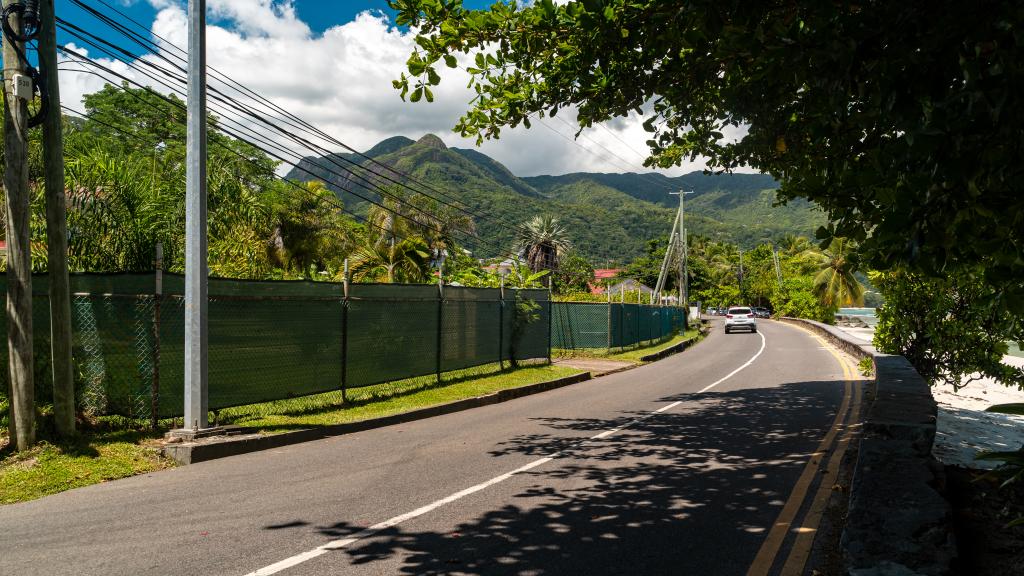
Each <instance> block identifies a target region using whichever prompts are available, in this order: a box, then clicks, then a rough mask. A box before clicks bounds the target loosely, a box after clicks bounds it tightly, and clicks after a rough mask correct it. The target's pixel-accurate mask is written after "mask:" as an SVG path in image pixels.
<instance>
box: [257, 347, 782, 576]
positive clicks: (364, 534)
mask: <svg viewBox="0 0 1024 576" xmlns="http://www.w3.org/2000/svg"><path fill="white" fill-rule="evenodd" d="M757 334H758V335H759V336H761V349H760V350H758V351H757V354H754V356H753V357H752V358H751V359H750V360H747V361H746V363H744V364H743V365H742V366H740V367H739V368H737V369H735V370H733V371H732V372H730V373H728V374H727V375H726V376H725V377H723V378H721V379H719V380H718V381H716V382H715V383H714V384H710V385H708V386H706V387H704V388H703V389H701V390H700V392H706V391H707V390H710V389H711V388H713V387H715V386H718V385H719V384H721V383H722V382H725V381H726V380H728V379H729V378H731V377H732V376H733V375H735V374H736V373H737V372H739V371H740V370H743V369H744V368H746V367H747V366H750V365H751V364H752V363H753V362H754V360H757V357H758V356H760V355H761V353H762V352H764V347H765V339H764V334H761V333H760V332H758V333H757ZM698 393H699V392H698ZM680 404H682V401H676V402H672V403H670V404H666V405H664V406H662V407H661V408H658V409H657V410H654V411H652V412H650V413H648V414H645V415H643V416H641V417H639V418H637V419H635V420H632V421H630V422H628V423H626V424H623V425H622V426H619V427H618V428H612V429H610V430H605V431H604V432H601V433H600V434H596V435H594V436H591V437H590V438H588V439H586V440H583V441H582V442H581V443H580V444H581V445H582V444H586V443H587V441H588V440H599V439H602V438H607V437H609V436H611V435H612V434H615V433H617V432H621V431H622V430H625V429H626V428H629V427H631V426H634V425H636V424H639V423H640V422H643V421H644V420H647V419H648V418H651V417H653V416H656V415H658V414H661V413H662V412H665V411H666V410H671V409H672V408H675V407H676V406H679V405H680ZM568 450H570V449H566V450H559V451H558V452H554V453H552V454H551V455H549V456H545V457H543V458H538V459H537V460H534V461H533V462H530V463H528V464H525V465H523V466H520V467H519V468H516V469H515V470H512V471H511V472H506V473H504V474H502V475H500V476H495V477H494V478H491V479H490V480H487V481H486V482H481V483H480V484H477V485H475V486H470V487H469V488H466V489H465V490H460V491H459V492H456V493H454V494H452V495H450V496H446V497H444V498H442V499H440V500H436V501H434V502H431V503H430V504H427V505H426V506H421V507H419V508H417V509H415V510H413V511H412V512H406V513H405V514H401V515H398V516H395V517H394V518H389V519H387V520H385V521H383V522H380V523H378V524H374V525H373V526H370V527H368V528H364V529H363V530H360V531H359V532H356V533H355V534H353V535H351V536H346V537H345V538H339V539H337V540H331V541H330V542H327V543H326V544H323V545H321V546H318V547H316V548H314V549H312V550H309V551H307V552H302V553H301V554H296V555H295V556H292V557H290V558H285V559H284V560H281V561H280V562H275V563H274V564H271V565H269V566H264V567H263V568H260V569H259V570H256V571H254V572H249V573H248V574H246V576H270V575H271V574H277V573H278V572H281V571H282V570H287V569H288V568H291V567H293V566H298V565H299V564H302V563H303V562H308V561H309V560H312V559H314V558H316V557H318V556H322V555H323V554H326V553H327V552H329V551H331V550H341V549H342V548H346V547H348V546H350V545H352V544H355V543H356V542H358V541H360V540H363V539H366V538H370V537H372V536H374V535H376V534H377V533H378V532H381V531H382V530H387V529H388V528H391V527H393V526H397V525H398V524H401V523H402V522H405V521H406V520H411V519H413V518H416V517H419V516H423V515H424V514H427V513H428V512H432V511H434V510H437V509H438V508H440V507H441V506H444V505H445V504H451V503H452V502H455V501H456V500H460V499H462V498H465V497H466V496H469V495H470V494H475V493H476V492H479V491H481V490H483V489H485V488H489V487H491V486H494V485H495V484H498V483H501V482H504V481H505V480H508V479H509V478H511V477H513V476H515V475H516V474H519V473H522V472H526V471H528V470H532V469H534V468H536V467H538V466H541V465H543V464H547V463H548V462H551V461H552V460H554V459H556V458H558V457H559V456H561V455H562V454H563V453H564V452H567V451H568Z"/></svg>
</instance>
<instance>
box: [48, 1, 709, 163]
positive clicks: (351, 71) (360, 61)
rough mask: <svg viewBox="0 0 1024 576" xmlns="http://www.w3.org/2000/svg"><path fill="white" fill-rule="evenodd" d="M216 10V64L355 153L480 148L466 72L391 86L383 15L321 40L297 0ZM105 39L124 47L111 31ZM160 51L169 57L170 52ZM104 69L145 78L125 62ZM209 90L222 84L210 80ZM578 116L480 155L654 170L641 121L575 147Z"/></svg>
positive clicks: (397, 67) (510, 136)
mask: <svg viewBox="0 0 1024 576" xmlns="http://www.w3.org/2000/svg"><path fill="white" fill-rule="evenodd" d="M149 2H150V3H151V4H152V5H153V6H154V7H156V8H158V9H159V12H158V14H157V16H156V19H155V21H154V22H153V24H152V30H153V32H154V33H156V34H158V35H160V36H163V37H165V38H167V39H168V40H169V41H170V42H171V43H173V44H175V45H177V46H185V44H186V41H187V34H186V17H185V12H184V10H183V8H182V6H181V5H179V4H177V3H175V2H173V1H172V0H149ZM209 9H210V14H211V16H213V17H214V19H215V20H216V21H217V22H219V23H223V24H225V26H209V27H208V28H207V43H208V48H207V59H208V63H209V65H210V66H212V67H214V68H217V69H218V70H220V71H222V72H224V73H226V74H227V75H229V76H231V77H232V78H234V79H235V80H237V81H239V82H241V83H242V84H245V85H246V86H248V87H250V88H252V89H253V90H255V91H256V92H259V93H260V94H262V95H264V96H265V97H267V98H269V99H270V100H272V101H273V102H274V103H276V104H278V105H280V106H282V107H284V108H287V109H289V110H291V111H292V112H294V113H296V114H297V115H298V116H300V117H302V118H303V119H305V120H308V121H309V122H311V123H313V124H314V125H316V126H318V127H319V128H321V129H323V130H325V131H326V132H328V133H330V134H331V135H333V136H335V137H336V138H338V139H339V140H341V141H344V142H346V143H347V144H349V145H351V146H353V147H355V148H356V149H360V150H365V149H367V148H369V147H371V146H373V145H374V144H376V143H377V142H379V141H380V140H383V139H384V138H387V137H389V136H394V135H399V134H400V135H404V136H408V137H410V138H414V139H416V138H419V137H420V136H422V135H423V134H424V133H427V132H432V133H435V134H437V135H438V136H440V137H441V138H442V139H443V140H444V141H445V143H446V144H448V145H449V146H458V147H462V148H472V147H474V142H473V141H471V140H466V139H462V138H461V137H459V136H458V135H457V134H455V133H453V132H452V131H451V128H452V126H454V125H455V123H456V121H457V120H458V118H459V116H460V115H461V114H462V113H463V112H464V111H465V110H466V108H467V107H468V103H469V101H470V99H471V98H472V93H471V91H470V90H468V89H466V88H465V86H466V82H467V80H468V78H467V73H466V72H464V71H463V70H461V69H455V70H450V69H447V68H445V69H444V70H442V76H443V82H442V84H441V85H440V86H438V87H436V88H435V89H434V96H435V102H433V103H426V102H425V101H421V102H419V103H416V104H412V103H409V102H403V101H402V100H400V99H399V97H398V93H397V91H395V90H394V89H393V88H392V86H391V81H392V80H393V79H395V78H397V77H398V76H399V74H400V73H401V72H403V71H404V70H405V61H406V59H407V58H408V56H409V54H410V52H411V50H412V48H413V36H412V33H411V32H405V33H403V32H402V31H400V30H398V29H397V28H394V27H393V26H392V25H391V23H390V22H389V21H388V19H387V18H386V17H385V16H384V15H382V14H380V13H373V12H369V11H367V12H363V13H361V14H359V15H358V16H357V17H356V18H355V20H353V21H351V22H347V23H345V24H342V25H339V26H335V27H332V28H329V29H327V30H326V31H325V32H324V33H323V34H319V35H317V34H314V33H312V32H311V31H310V28H309V26H307V25H306V24H305V23H304V22H302V21H301V20H300V19H299V18H298V16H297V14H296V12H295V10H294V6H293V3H292V2H291V0H288V1H285V2H281V1H277V2H275V1H273V0H210V2H209ZM228 25H229V27H226V26H228ZM101 36H104V37H107V38H110V39H112V40H115V39H116V40H118V43H123V42H122V41H121V40H120V39H117V37H116V35H115V33H114V32H112V31H109V32H107V31H104V32H103V33H101ZM163 50H164V51H165V52H164V53H169V52H170V48H169V47H167V46H164V47H163ZM93 57H95V55H93ZM103 62H104V64H106V65H108V66H110V67H111V68H113V69H115V70H117V71H118V72H120V73H124V74H126V75H128V76H131V77H133V78H140V75H139V74H138V73H136V72H133V71H131V70H130V69H129V68H128V67H127V66H126V65H124V64H121V63H117V62H113V63H111V62H109V61H106V60H104V61H103ZM140 81H141V78H140ZM143 83H151V81H150V82H143ZM102 84H103V82H102V80H100V79H99V78H97V77H95V76H91V75H86V74H81V73H67V72H62V74H61V94H62V98H63V99H64V101H65V102H67V103H69V105H70V106H72V107H74V108H80V107H81V106H80V104H79V102H80V100H81V98H82V96H83V95H84V94H86V93H89V92H92V91H95V90H98V89H99V88H100V87H101V86H102ZM211 86H213V87H216V86H218V83H217V82H216V81H215V80H214V79H213V78H211ZM164 91H166V90H164ZM212 105H214V103H213V102H211V106H212ZM214 112H215V113H216V112H217V111H216V110H214ZM574 119H575V115H574V114H573V113H572V111H571V110H563V111H561V112H560V113H559V116H558V118H556V119H550V118H549V119H545V120H543V124H545V125H546V126H547V128H545V126H543V125H541V123H540V122H534V123H533V128H532V129H530V130H527V129H525V128H524V127H519V128H517V129H514V130H503V131H502V136H501V139H500V140H496V141H488V142H485V143H484V144H483V145H482V146H481V147H480V148H479V149H480V151H481V152H483V153H485V154H488V155H490V156H492V157H493V158H495V159H496V160H498V161H499V162H502V163H503V164H505V165H506V166H507V167H508V168H509V169H510V170H511V171H512V172H513V173H515V174H517V175H522V176H532V175H537V174H563V173H567V172H582V171H596V172H626V171H646V170H647V169H645V168H643V167H642V161H643V156H642V155H643V153H646V149H647V147H646V144H645V141H646V140H647V139H648V137H649V136H648V134H647V133H646V132H644V130H643V128H642V126H641V123H642V118H641V117H639V116H636V115H631V116H629V117H627V118H621V119H616V120H614V121H612V122H609V123H607V126H606V128H607V129H603V128H600V127H595V128H591V129H589V130H587V131H586V132H584V134H583V135H582V136H581V137H580V138H579V139H578V140H576V142H575V143H574V142H573V141H571V140H572V138H573V135H574V133H575V131H576V128H575V124H573V121H574ZM566 121H567V122H569V123H570V124H572V125H566V124H565V123H563V122H566ZM555 132H558V134H556V133H555ZM566 137H568V139H567V138H566ZM327 147H329V148H330V149H332V150H337V149H338V147H337V146H334V145H330V146H327ZM302 153H304V154H305V153H309V151H308V150H305V151H302ZM703 167H704V165H703V164H702V163H699V162H698V163H692V164H691V163H687V164H686V165H684V166H682V167H680V168H675V169H672V170H668V171H665V173H666V174H668V175H678V174H683V173H686V172H690V171H692V170H699V169H702V168H703Z"/></svg>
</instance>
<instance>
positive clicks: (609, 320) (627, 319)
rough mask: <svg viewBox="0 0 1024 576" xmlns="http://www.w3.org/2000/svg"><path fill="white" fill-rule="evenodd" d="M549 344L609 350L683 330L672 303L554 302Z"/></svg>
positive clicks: (681, 314)
mask: <svg viewBox="0 0 1024 576" xmlns="http://www.w3.org/2000/svg"><path fill="white" fill-rule="evenodd" d="M551 307H552V318H551V347H552V348H557V349H562V350H588V349H589V350H598V349H604V350H610V349H614V348H626V347H629V346H635V345H639V344H641V343H644V342H651V341H657V340H663V339H667V338H671V337H673V336H676V335H678V334H681V333H682V332H683V331H685V330H686V313H685V311H684V310H683V309H682V308H679V307H676V306H655V305H648V304H621V303H614V302H612V303H607V304H605V303H600V302H554V303H553V304H552V305H551Z"/></svg>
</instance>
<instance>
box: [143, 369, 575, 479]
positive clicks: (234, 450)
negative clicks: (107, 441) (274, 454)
mask: <svg viewBox="0 0 1024 576" xmlns="http://www.w3.org/2000/svg"><path fill="white" fill-rule="evenodd" d="M590 379H591V375H590V372H583V373H581V374H574V375H572V376H566V377H565V378H559V379H557V380H549V381H547V382H540V383H537V384H528V385H526V386H520V387H518V388H508V389H506V390H499V391H497V392H492V393H490V394H486V395H484V396H477V397H475V398H466V399H464V400H457V401H455V402H449V403H447V404H439V405H437V406H429V407H427V408H420V409H418V410H412V411H409V412H403V413H401V414H394V415H392V416H384V417H382V418H373V419H370V420H360V421H358V422H346V423H344V424H334V425H331V426H323V427H319V428H309V429H306V430H296V431H294V432H284V433H282V434H273V435H262V434H245V435H241V436H228V437H221V438H212V439H209V440H207V441H202V442H183V443H180V444H167V445H165V446H164V447H163V453H164V455H165V456H167V457H169V458H172V459H174V460H175V461H177V462H178V463H179V464H195V463H197V462H205V461H207V460H215V459H217V458H225V457H228V456H236V455H238V454H245V453H248V452H257V451H259V450H269V449H271V448H280V447H282V446H288V445H291V444H299V443H302V442H309V441H311V440H320V439H322V438H328V437H331V436H340V435H342V434H352V433H354V432H362V431H365V430H372V429H374V428H383V427H384V426H392V425H395V424H405V423H407V422H413V421H415V420H423V419H425V418H433V417H434V416H441V415H444V414H451V413H453V412H461V411H463V410H469V409H471V408H479V407H481V406H487V405H490V404H498V403H501V402H507V401H509V400H513V399H515V398H522V397H523V396H529V395H531V394H539V393H541V392H547V391H548V390H554V389H556V388H562V387H564V386H569V385H571V384H578V383H579V382H584V381H586V380H590Z"/></svg>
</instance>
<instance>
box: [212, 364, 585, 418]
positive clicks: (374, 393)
mask: <svg viewBox="0 0 1024 576" xmlns="http://www.w3.org/2000/svg"><path fill="white" fill-rule="evenodd" d="M579 372H580V371H579V370H576V369H573V368H568V367H563V366H553V365H547V364H544V365H535V366H524V367H521V368H519V369H516V370H504V371H501V370H499V369H498V368H497V365H494V366H483V367H477V368H471V369H467V370H459V371H454V372H448V373H446V374H444V377H443V378H442V380H441V382H440V383H438V382H437V379H436V378H435V377H434V376H426V377H420V378H410V379H408V380H401V381H398V382H390V383H387V384H380V385H377V386H367V387H365V388H357V389H354V390H350V391H349V393H348V398H347V401H346V402H342V398H341V393H340V392H326V393H324V394H317V395H315V396H308V397H304V398H294V399H290V400H279V401H276V402H267V403H265V404H255V405H251V406H240V407H238V408H230V409H225V410H221V411H220V412H219V414H218V420H219V422H220V423H221V424H232V425H237V426H242V427H244V428H250V429H253V431H260V432H264V433H276V432H285V431H288V430H296V429H303V428H312V427H316V426H327V425H331V424H342V423H345V422H356V421H359V420H368V419H371V418H380V417H382V416H391V415H393V414H400V413H402V412H408V411H410V410H415V409H417V408H426V407H428V406H435V405H437V404H444V403H447V402H454V401H456V400H463V399H465V398H473V397H476V396H482V395H484V394H490V393H492V392H497V391H499V390H505V389H508V388H518V387H520V386H525V385H528V384H536V383H539V382H547V381H549V380H555V379H557V378H564V377H566V376H572V375H574V374H579Z"/></svg>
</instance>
